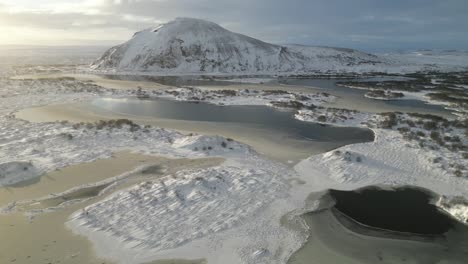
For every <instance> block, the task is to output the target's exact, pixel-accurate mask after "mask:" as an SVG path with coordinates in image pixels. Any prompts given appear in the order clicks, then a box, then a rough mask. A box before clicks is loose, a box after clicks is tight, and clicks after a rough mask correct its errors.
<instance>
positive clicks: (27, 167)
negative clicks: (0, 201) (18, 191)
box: [0, 161, 41, 186]
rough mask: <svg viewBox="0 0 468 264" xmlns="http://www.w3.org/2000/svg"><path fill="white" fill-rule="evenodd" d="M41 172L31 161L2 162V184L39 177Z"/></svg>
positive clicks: (0, 177) (0, 175) (0, 179)
mask: <svg viewBox="0 0 468 264" xmlns="http://www.w3.org/2000/svg"><path fill="white" fill-rule="evenodd" d="M40 174H41V172H40V171H39V170H38V169H37V168H36V167H34V165H33V164H32V163H31V162H27V161H12V162H6V163H1V164H0V186H8V185H13V184H16V183H19V182H22V181H25V180H30V179H32V178H35V177H38V176H39V175H40Z"/></svg>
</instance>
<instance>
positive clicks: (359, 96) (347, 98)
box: [281, 78, 453, 117]
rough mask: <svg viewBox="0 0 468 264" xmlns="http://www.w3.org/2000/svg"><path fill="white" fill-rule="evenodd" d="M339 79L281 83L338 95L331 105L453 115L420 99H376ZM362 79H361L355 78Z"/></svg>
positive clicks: (356, 108) (376, 79)
mask: <svg viewBox="0 0 468 264" xmlns="http://www.w3.org/2000/svg"><path fill="white" fill-rule="evenodd" d="M387 79H388V78H371V79H364V80H367V81H385V80H387ZM340 81H341V80H334V79H286V80H282V81H281V83H283V84H287V85H298V86H306V87H310V89H311V90H315V91H320V92H327V93H330V94H332V95H335V96H338V97H339V98H338V100H337V102H336V103H332V104H330V106H333V107H341V108H350V109H355V110H360V111H369V112H390V111H392V112H395V111H398V112H418V113H427V114H435V115H441V116H445V117H453V115H452V114H451V112H450V111H449V110H446V109H445V108H444V107H443V106H441V105H434V104H428V103H426V102H424V101H421V100H414V99H404V100H376V99H371V98H367V97H365V96H364V95H365V94H366V93H367V92H368V91H367V90H363V89H353V88H348V87H342V86H337V85H336V83H337V82H340ZM356 81H363V79H356Z"/></svg>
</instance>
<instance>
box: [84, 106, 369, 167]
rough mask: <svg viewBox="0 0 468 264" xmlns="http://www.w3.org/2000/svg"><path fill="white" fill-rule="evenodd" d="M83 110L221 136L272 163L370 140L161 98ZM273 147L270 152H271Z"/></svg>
mask: <svg viewBox="0 0 468 264" xmlns="http://www.w3.org/2000/svg"><path fill="white" fill-rule="evenodd" d="M87 104H88V105H86V106H84V107H85V108H87V109H93V110H95V111H96V112H102V111H103V110H104V111H107V112H108V113H113V114H119V115H123V116H128V117H135V116H138V117H139V118H141V117H148V118H152V119H153V120H158V122H157V124H160V125H161V126H163V127H168V128H173V129H181V130H186V131H194V132H199V133H212V134H221V135H223V136H226V137H233V138H234V139H236V140H241V141H243V142H245V143H247V144H250V145H252V146H253V147H254V148H255V149H256V150H258V151H260V152H263V153H267V154H269V155H273V156H274V158H277V159H283V160H286V159H287V160H293V161H298V160H299V159H301V158H306V157H308V156H310V155H312V154H316V153H321V152H325V151H328V150H331V149H334V148H337V147H339V146H343V145H347V144H354V143H360V142H369V141H373V139H374V134H373V132H372V131H371V130H369V129H364V128H356V127H336V126H329V125H322V124H317V123H311V122H303V121H299V120H297V119H295V118H294V112H292V111H284V110H277V109H274V108H271V107H268V106H219V105H214V104H208V103H198V102H186V101H173V100H164V99H138V98H124V99H122V98H118V99H116V98H100V99H95V100H93V101H91V102H89V103H87ZM273 148H275V149H274V150H273Z"/></svg>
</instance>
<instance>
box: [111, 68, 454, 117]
mask: <svg viewBox="0 0 468 264" xmlns="http://www.w3.org/2000/svg"><path fill="white" fill-rule="evenodd" d="M102 77H105V78H108V79H112V80H127V81H147V82H156V83H160V84H164V85H170V86H179V87H180V86H206V87H209V86H227V87H228V86H229V85H235V86H239V85H240V86H242V85H249V83H248V82H249V78H238V79H232V77H224V78H223V77H216V78H214V77H203V76H182V77H181V76H164V77H162V76H145V75H103V76H102ZM269 78H270V79H269ZM263 79H264V80H265V82H266V84H279V85H284V86H285V89H288V88H291V87H301V88H306V89H307V90H310V91H314V92H326V93H329V94H331V95H334V96H337V97H338V100H337V101H336V102H334V103H331V104H329V105H328V106H330V107H338V108H346V109H353V110H358V111H364V112H366V111H367V112H375V113H380V112H394V111H399V112H418V113H426V114H434V115H439V116H444V117H454V116H453V114H452V113H451V111H449V110H447V109H445V108H444V106H442V105H436V104H430V103H427V102H424V101H422V100H418V99H407V98H405V99H398V100H376V99H371V98H367V97H365V96H364V95H365V94H366V93H367V92H368V91H367V90H364V89H354V88H348V87H342V86H338V85H336V83H337V82H342V81H348V80H349V79H323V78H297V79H296V78H287V77H282V78H278V79H276V78H272V77H268V76H260V77H259V80H263ZM399 79H401V80H403V79H407V78H405V77H398V76H394V77H392V76H385V77H369V78H354V79H351V80H353V81H387V80H399ZM256 82H257V84H258V80H257V81H256ZM262 85H263V82H262ZM259 89H260V88H259Z"/></svg>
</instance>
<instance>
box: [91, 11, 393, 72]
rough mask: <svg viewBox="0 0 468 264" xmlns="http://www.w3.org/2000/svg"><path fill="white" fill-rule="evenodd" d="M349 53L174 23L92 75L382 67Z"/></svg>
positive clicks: (128, 45)
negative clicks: (107, 72) (272, 41)
mask: <svg viewBox="0 0 468 264" xmlns="http://www.w3.org/2000/svg"><path fill="white" fill-rule="evenodd" d="M386 63H387V61H386V60H385V59H384V58H381V57H378V56H376V55H372V54H368V53H364V52H360V51H357V50H353V49H345V48H332V47H311V46H302V45H275V44H270V43H266V42H263V41H261V40H257V39H254V38H251V37H248V36H245V35H242V34H238V33H234V32H231V31H229V30H227V29H224V28H223V27H221V26H219V25H217V24H215V23H213V22H209V21H205V20H201V19H194V18H178V19H175V20H173V21H171V22H168V23H166V24H162V25H160V26H158V27H156V28H148V29H145V30H142V31H140V32H137V33H135V34H134V36H133V37H132V38H131V39H130V40H129V41H127V42H125V43H123V44H121V45H118V46H115V47H112V48H110V49H109V50H107V51H106V52H105V53H104V54H103V55H102V56H101V57H100V58H99V59H97V60H96V61H95V62H94V63H93V64H92V65H91V67H92V69H95V70H103V71H109V70H110V71H122V72H155V73H201V74H203V73H245V74H260V73H273V74H276V73H299V72H301V73H302V72H340V71H347V72H349V71H353V70H356V69H357V68H363V67H364V68H369V67H372V66H373V65H377V64H386Z"/></svg>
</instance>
